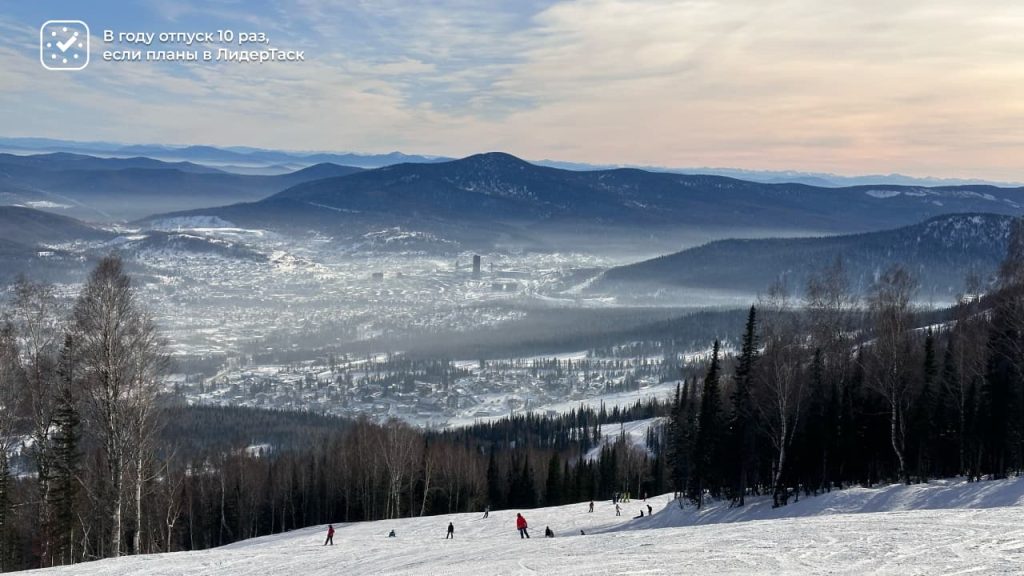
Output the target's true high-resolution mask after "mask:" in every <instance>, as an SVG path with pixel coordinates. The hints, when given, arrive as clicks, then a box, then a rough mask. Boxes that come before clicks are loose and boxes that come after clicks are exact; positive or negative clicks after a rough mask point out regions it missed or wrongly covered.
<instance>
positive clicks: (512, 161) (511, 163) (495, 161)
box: [452, 152, 536, 170]
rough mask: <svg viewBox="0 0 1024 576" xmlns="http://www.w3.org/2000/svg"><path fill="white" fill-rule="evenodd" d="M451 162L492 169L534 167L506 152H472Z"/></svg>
mask: <svg viewBox="0 0 1024 576" xmlns="http://www.w3.org/2000/svg"><path fill="white" fill-rule="evenodd" d="M452 163H454V164H462V165H468V166H475V167H479V168H484V169H492V170H498V169H509V168H518V169H521V168H524V167H536V166H535V165H533V164H531V163H529V162H527V161H526V160H523V159H522V158H519V157H518V156H513V155H512V154H509V153H507V152H483V153H480V154H473V155H472V156H466V157H465V158H462V159H459V160H453V161H452Z"/></svg>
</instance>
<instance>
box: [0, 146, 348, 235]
mask: <svg viewBox="0 0 1024 576" xmlns="http://www.w3.org/2000/svg"><path fill="white" fill-rule="evenodd" d="M360 170H361V169H360V168H354V167H351V166H340V165H337V164H326V163H325V164H315V165H313V166H309V167H307V168H304V169H301V170H297V171H294V172H290V173H287V174H281V175H274V176H256V175H240V174H231V173H228V172H224V171H221V170H218V169H216V168H211V167H208V166H202V165H199V164H195V163H192V162H162V161H159V160H153V159H151V158H145V157H133V158H97V157H92V156H84V155H81V154H69V153H63V152H58V153H52V154H37V155H29V156H19V155H13V154H0V204H8V205H11V204H17V205H23V206H29V207H35V208H43V209H49V210H54V211H60V212H61V213H63V214H67V215H70V216H76V217H79V218H84V219H87V220H93V221H108V222H110V221H123V220H133V219H136V218H140V217H143V216H145V215H147V214H152V213H154V212H161V211H168V210H181V209H194V208H200V207H205V206H217V205H223V204H231V203H234V202H242V201H252V200H258V199H261V198H264V197H266V196H268V195H270V194H273V193H275V192H279V191H281V190H284V189H287V188H289V187H292V186H294V185H296V184H299V183H302V182H306V181H309V180H316V179H321V178H327V177H333V176H342V175H347V174H352V173H355V172H358V171H360Z"/></svg>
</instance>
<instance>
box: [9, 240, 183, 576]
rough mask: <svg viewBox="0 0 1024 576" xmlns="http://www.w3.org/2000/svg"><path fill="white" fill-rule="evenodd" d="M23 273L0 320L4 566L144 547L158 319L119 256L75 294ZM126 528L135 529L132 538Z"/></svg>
mask: <svg viewBox="0 0 1024 576" xmlns="http://www.w3.org/2000/svg"><path fill="white" fill-rule="evenodd" d="M62 302H63V300H62V299H61V298H59V297H58V294H57V293H56V292H55V289H54V288H53V287H52V286H49V285H46V284H35V283H32V282H29V281H27V280H24V279H23V280H20V281H19V282H18V283H17V284H16V285H15V286H14V288H13V298H12V301H11V305H10V307H9V310H7V311H6V314H5V319H4V321H3V324H2V327H0V444H2V445H0V568H2V569H4V570H6V569H9V568H11V567H20V566H23V565H25V562H24V557H25V550H26V546H28V545H30V546H31V548H30V550H31V552H30V553H31V555H32V556H34V557H35V558H36V559H37V560H36V563H37V564H39V565H52V564H63V563H68V562H71V561H73V560H74V559H76V558H88V557H97V556H116V555H118V554H120V553H122V552H124V551H130V550H135V549H138V547H139V542H140V538H141V522H140V519H141V516H142V512H141V506H142V494H143V491H144V484H145V483H146V482H147V481H148V480H149V476H150V474H151V472H152V469H153V468H152V461H151V457H152V453H153V439H154V433H155V431H156V426H155V424H156V418H155V416H156V410H157V392H158V376H159V375H160V373H161V371H162V370H163V366H164V362H165V356H164V355H163V353H162V346H163V344H162V342H161V340H160V337H159V335H158V334H157V331H156V328H155V326H154V324H153V322H152V320H151V319H150V318H149V316H148V315H147V314H146V312H145V311H144V310H143V309H142V307H141V306H140V305H139V303H138V302H137V300H136V296H135V292H134V290H133V288H132V285H131V281H130V279H129V278H128V276H127V275H126V274H125V272H124V268H123V264H122V262H121V260H120V259H118V258H116V257H109V258H105V259H103V260H102V261H101V262H100V263H99V264H98V266H97V267H96V269H95V270H94V271H93V273H92V275H91V276H90V277H89V279H88V282H87V283H86V284H85V286H84V288H83V289H82V291H81V293H80V294H79V295H78V297H77V298H76V299H75V301H74V304H73V306H71V307H70V308H68V307H67V306H65V305H64V304H63V303H62ZM126 537H127V539H128V540H127V541H125V540H124V539H125V538H126Z"/></svg>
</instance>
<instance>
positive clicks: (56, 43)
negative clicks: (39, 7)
mask: <svg viewBox="0 0 1024 576" xmlns="http://www.w3.org/2000/svg"><path fill="white" fill-rule="evenodd" d="M39 61H40V62H41V63H42V64H43V68H46V69H47V70H81V69H82V68H85V67H86V66H88V65H89V26H88V24H86V23H85V22H82V21H81V20H47V21H46V22H43V25H42V26H40V28H39Z"/></svg>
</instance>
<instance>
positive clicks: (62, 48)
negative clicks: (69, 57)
mask: <svg viewBox="0 0 1024 576" xmlns="http://www.w3.org/2000/svg"><path fill="white" fill-rule="evenodd" d="M77 41H78V32H75V34H74V35H73V36H72V37H71V38H68V39H67V40H65V41H63V42H57V48H60V51H61V52H67V51H68V48H71V45H72V44H74V43H75V42H77Z"/></svg>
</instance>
